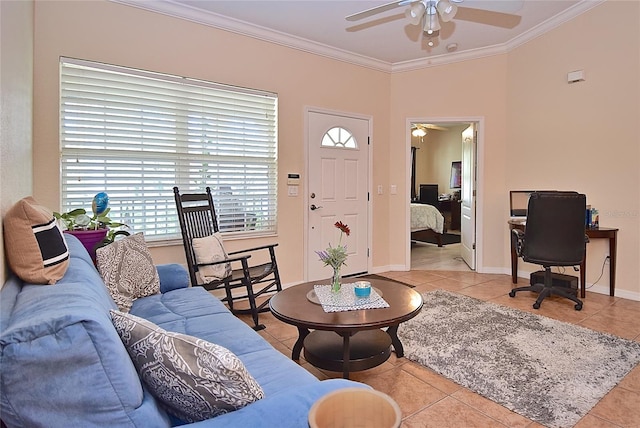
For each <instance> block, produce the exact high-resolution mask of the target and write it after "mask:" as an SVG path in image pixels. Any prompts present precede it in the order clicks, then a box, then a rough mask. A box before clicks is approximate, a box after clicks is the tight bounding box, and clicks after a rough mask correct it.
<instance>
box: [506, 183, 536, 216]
mask: <svg viewBox="0 0 640 428" xmlns="http://www.w3.org/2000/svg"><path fill="white" fill-rule="evenodd" d="M533 192H534V190H512V191H510V192H509V209H510V210H511V212H510V214H511V218H526V217H527V209H528V208H529V196H531V194H532V193H533Z"/></svg>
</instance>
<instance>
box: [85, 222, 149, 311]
mask: <svg viewBox="0 0 640 428" xmlns="http://www.w3.org/2000/svg"><path fill="white" fill-rule="evenodd" d="M96 265H97V266H98V271H100V275H101V276H102V279H103V280H104V283H105V285H106V286H107V289H108V290H109V293H110V294H111V297H112V298H113V300H114V302H116V305H118V308H120V310H121V311H123V312H129V310H130V309H131V305H132V304H133V301H134V300H135V299H137V298H139V297H145V296H151V295H152V294H157V293H159V292H160V277H159V276H158V270H157V269H156V267H155V265H154V264H153V259H152V258H151V254H150V253H149V249H148V248H147V244H146V243H145V241H144V236H143V235H142V233H136V234H135V235H131V236H127V237H125V238H123V239H120V240H118V241H115V242H113V243H112V244H109V245H107V246H105V247H100V248H98V249H97V250H96Z"/></svg>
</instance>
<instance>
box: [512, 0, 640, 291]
mask: <svg viewBox="0 0 640 428" xmlns="http://www.w3.org/2000/svg"><path fill="white" fill-rule="evenodd" d="M594 28H601V29H604V30H602V31H594ZM532 58H533V59H535V60H533V61H532V60H531V59H532ZM574 70H584V72H585V75H586V80H585V81H584V82H579V83H573V84H568V83H567V73H568V72H570V71H574ZM507 87H508V94H507V104H508V106H509V112H508V115H507V124H508V143H507V163H506V165H505V168H506V176H507V177H508V179H509V185H510V187H511V188H527V189H537V188H540V189H542V188H544V189H560V190H577V191H580V192H582V193H585V194H586V195H587V203H588V204H591V205H592V206H593V207H595V208H597V209H598V210H599V211H600V225H601V226H608V227H617V228H619V229H620V232H619V234H618V273H617V278H616V288H617V289H618V290H620V292H622V291H623V290H624V291H626V292H631V293H634V295H635V298H640V280H639V278H640V263H639V261H640V197H639V196H640V172H639V171H640V168H639V167H638V165H639V162H640V139H639V137H638V130H637V126H638V123H639V119H640V2H637V1H631V2H629V1H607V2H605V3H604V4H602V5H601V6H598V7H596V8H595V9H593V10H592V11H590V12H588V13H585V14H583V15H581V16H579V17H577V18H576V19H574V20H572V21H571V22H568V23H566V24H564V25H563V26H562V27H559V28H557V29H556V30H554V31H552V32H550V33H548V34H545V35H543V36H541V37H539V38H538V39H536V40H534V41H532V42H530V43H527V44H526V45H524V46H522V47H520V48H518V49H516V50H515V51H513V52H512V53H510V54H509V61H508V81H507ZM605 251H608V246H607V245H606V243H605V242H604V241H603V240H593V241H592V242H591V243H589V245H588V246H587V283H590V282H594V281H595V280H596V279H597V278H598V277H599V276H600V272H601V270H602V264H603V261H604V256H605ZM504 259H505V260H506V259H507V257H506V255H505V257H504ZM598 284H599V285H602V286H604V289H606V290H607V291H608V286H609V275H608V266H606V267H605V271H604V275H603V277H602V279H601V280H600V282H599V283H598ZM616 294H617V295H624V294H623V293H616Z"/></svg>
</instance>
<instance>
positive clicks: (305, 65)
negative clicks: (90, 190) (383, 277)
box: [34, 1, 390, 283]
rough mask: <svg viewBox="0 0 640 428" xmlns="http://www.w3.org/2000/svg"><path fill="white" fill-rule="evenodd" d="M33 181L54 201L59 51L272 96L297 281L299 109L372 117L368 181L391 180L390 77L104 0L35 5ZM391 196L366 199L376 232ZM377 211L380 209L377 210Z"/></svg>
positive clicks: (284, 257) (285, 221)
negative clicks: (294, 189) (290, 192)
mask: <svg viewBox="0 0 640 428" xmlns="http://www.w3.org/2000/svg"><path fill="white" fill-rule="evenodd" d="M35 15H36V21H35V22H36V27H35V92H36V93H37V97H36V100H35V109H34V115H35V118H36V120H35V124H34V125H35V126H34V167H35V169H36V171H37V174H36V177H35V182H34V194H35V196H36V198H38V199H39V200H41V201H42V202H43V203H44V204H47V205H48V206H50V207H52V208H57V207H58V206H59V201H60V194H59V187H60V186H59V162H58V140H59V138H58V61H59V57H60V56H67V57H75V58H82V59H87V60H94V61H101V62H106V63H113V64H117V65H122V66H128V67H135V68H142V69H146V70H152V71H159V72H166V73H173V74H178V75H184V76H189V77H194V78H199V79H206V80H211V81H215V82H221V83H226V84H231V85H238V86H243V87H250V88H256V89H263V90H267V91H272V92H276V93H278V95H279V150H278V175H279V189H278V193H279V197H278V204H279V218H278V236H277V238H276V239H265V240H263V241H261V240H254V242H246V241H244V242H232V243H228V245H229V247H230V249H231V250H233V249H234V248H238V247H239V246H243V247H244V246H248V245H253V244H256V245H257V244H261V243H263V242H266V241H277V242H279V247H278V249H277V252H278V263H279V266H280V270H281V276H282V277H283V281H284V282H285V283H293V282H297V281H301V280H302V279H303V260H304V259H303V257H302V254H303V252H304V248H303V239H302V237H303V233H304V229H303V219H304V218H303V214H304V210H305V209H306V206H307V204H306V203H305V201H304V200H303V199H304V198H303V196H302V195H303V194H304V186H301V188H300V194H301V196H298V197H288V196H286V195H287V189H286V175H287V173H301V174H302V183H305V181H306V177H305V176H304V172H305V171H304V166H305V158H304V153H305V151H304V144H303V142H304V108H305V106H315V107H321V108H325V109H335V110H339V111H343V112H353V113H358V114H362V115H370V116H371V117H373V142H372V146H373V151H372V152H373V172H372V174H373V183H386V182H388V178H387V175H388V164H387V163H386V162H384V161H381V159H382V160H384V159H385V157H386V153H387V152H388V150H389V149H388V135H389V129H388V118H389V84H390V82H389V76H388V74H386V73H382V72H377V71H373V70H369V69H366V68H362V67H357V66H353V65H349V64H345V63H343V62H338V61H334V60H330V59H327V58H324V57H320V56H317V55H312V54H308V53H304V52H301V51H297V50H293V49H288V48H285V47H281V46H277V45H273V44H269V43H266V42H262V41H259V40H256V39H252V38H248V37H243V36H239V35H235V34H232V33H228V32H224V31H220V30H216V29H214V28H210V27H206V26H203V25H199V24H194V23H192V22H187V21H184V20H179V19H175V18H171V17H167V16H164V15H160V14H155V13H151V12H146V11H143V10H140V9H137V8H132V7H128V6H123V5H119V4H115V3H110V2H106V1H91V2H65V1H61V2H58V1H46V2H37V3H36V13H35ZM387 198H388V196H387V195H386V194H384V195H375V196H374V198H373V210H374V211H373V212H374V214H373V225H372V226H373V229H374V230H386V222H387V220H386V212H388V208H387V204H388V200H387ZM379 213H380V214H379ZM373 247H374V248H376V249H377V250H376V251H373V263H374V264H376V265H382V264H385V263H386V260H387V259H388V252H387V245H386V234H382V235H380V234H376V233H374V238H373ZM152 253H153V256H154V260H155V261H156V262H158V263H161V262H172V261H177V262H183V261H184V253H183V249H182V246H181V245H179V246H173V247H164V248H157V247H156V248H153V249H152Z"/></svg>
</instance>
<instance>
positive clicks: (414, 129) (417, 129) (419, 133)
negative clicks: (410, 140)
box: [411, 123, 449, 143]
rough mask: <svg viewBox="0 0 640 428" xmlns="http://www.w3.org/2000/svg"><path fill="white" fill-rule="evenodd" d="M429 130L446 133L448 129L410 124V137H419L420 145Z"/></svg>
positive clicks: (430, 125) (424, 124) (428, 124)
mask: <svg viewBox="0 0 640 428" xmlns="http://www.w3.org/2000/svg"><path fill="white" fill-rule="evenodd" d="M430 129H434V130H437V131H448V130H449V129H447V128H445V127H443V126H438V125H434V124H432V123H412V124H411V135H413V136H414V137H419V138H420V142H421V143H422V138H423V137H424V136H425V135H427V133H428V132H429V130H430Z"/></svg>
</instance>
